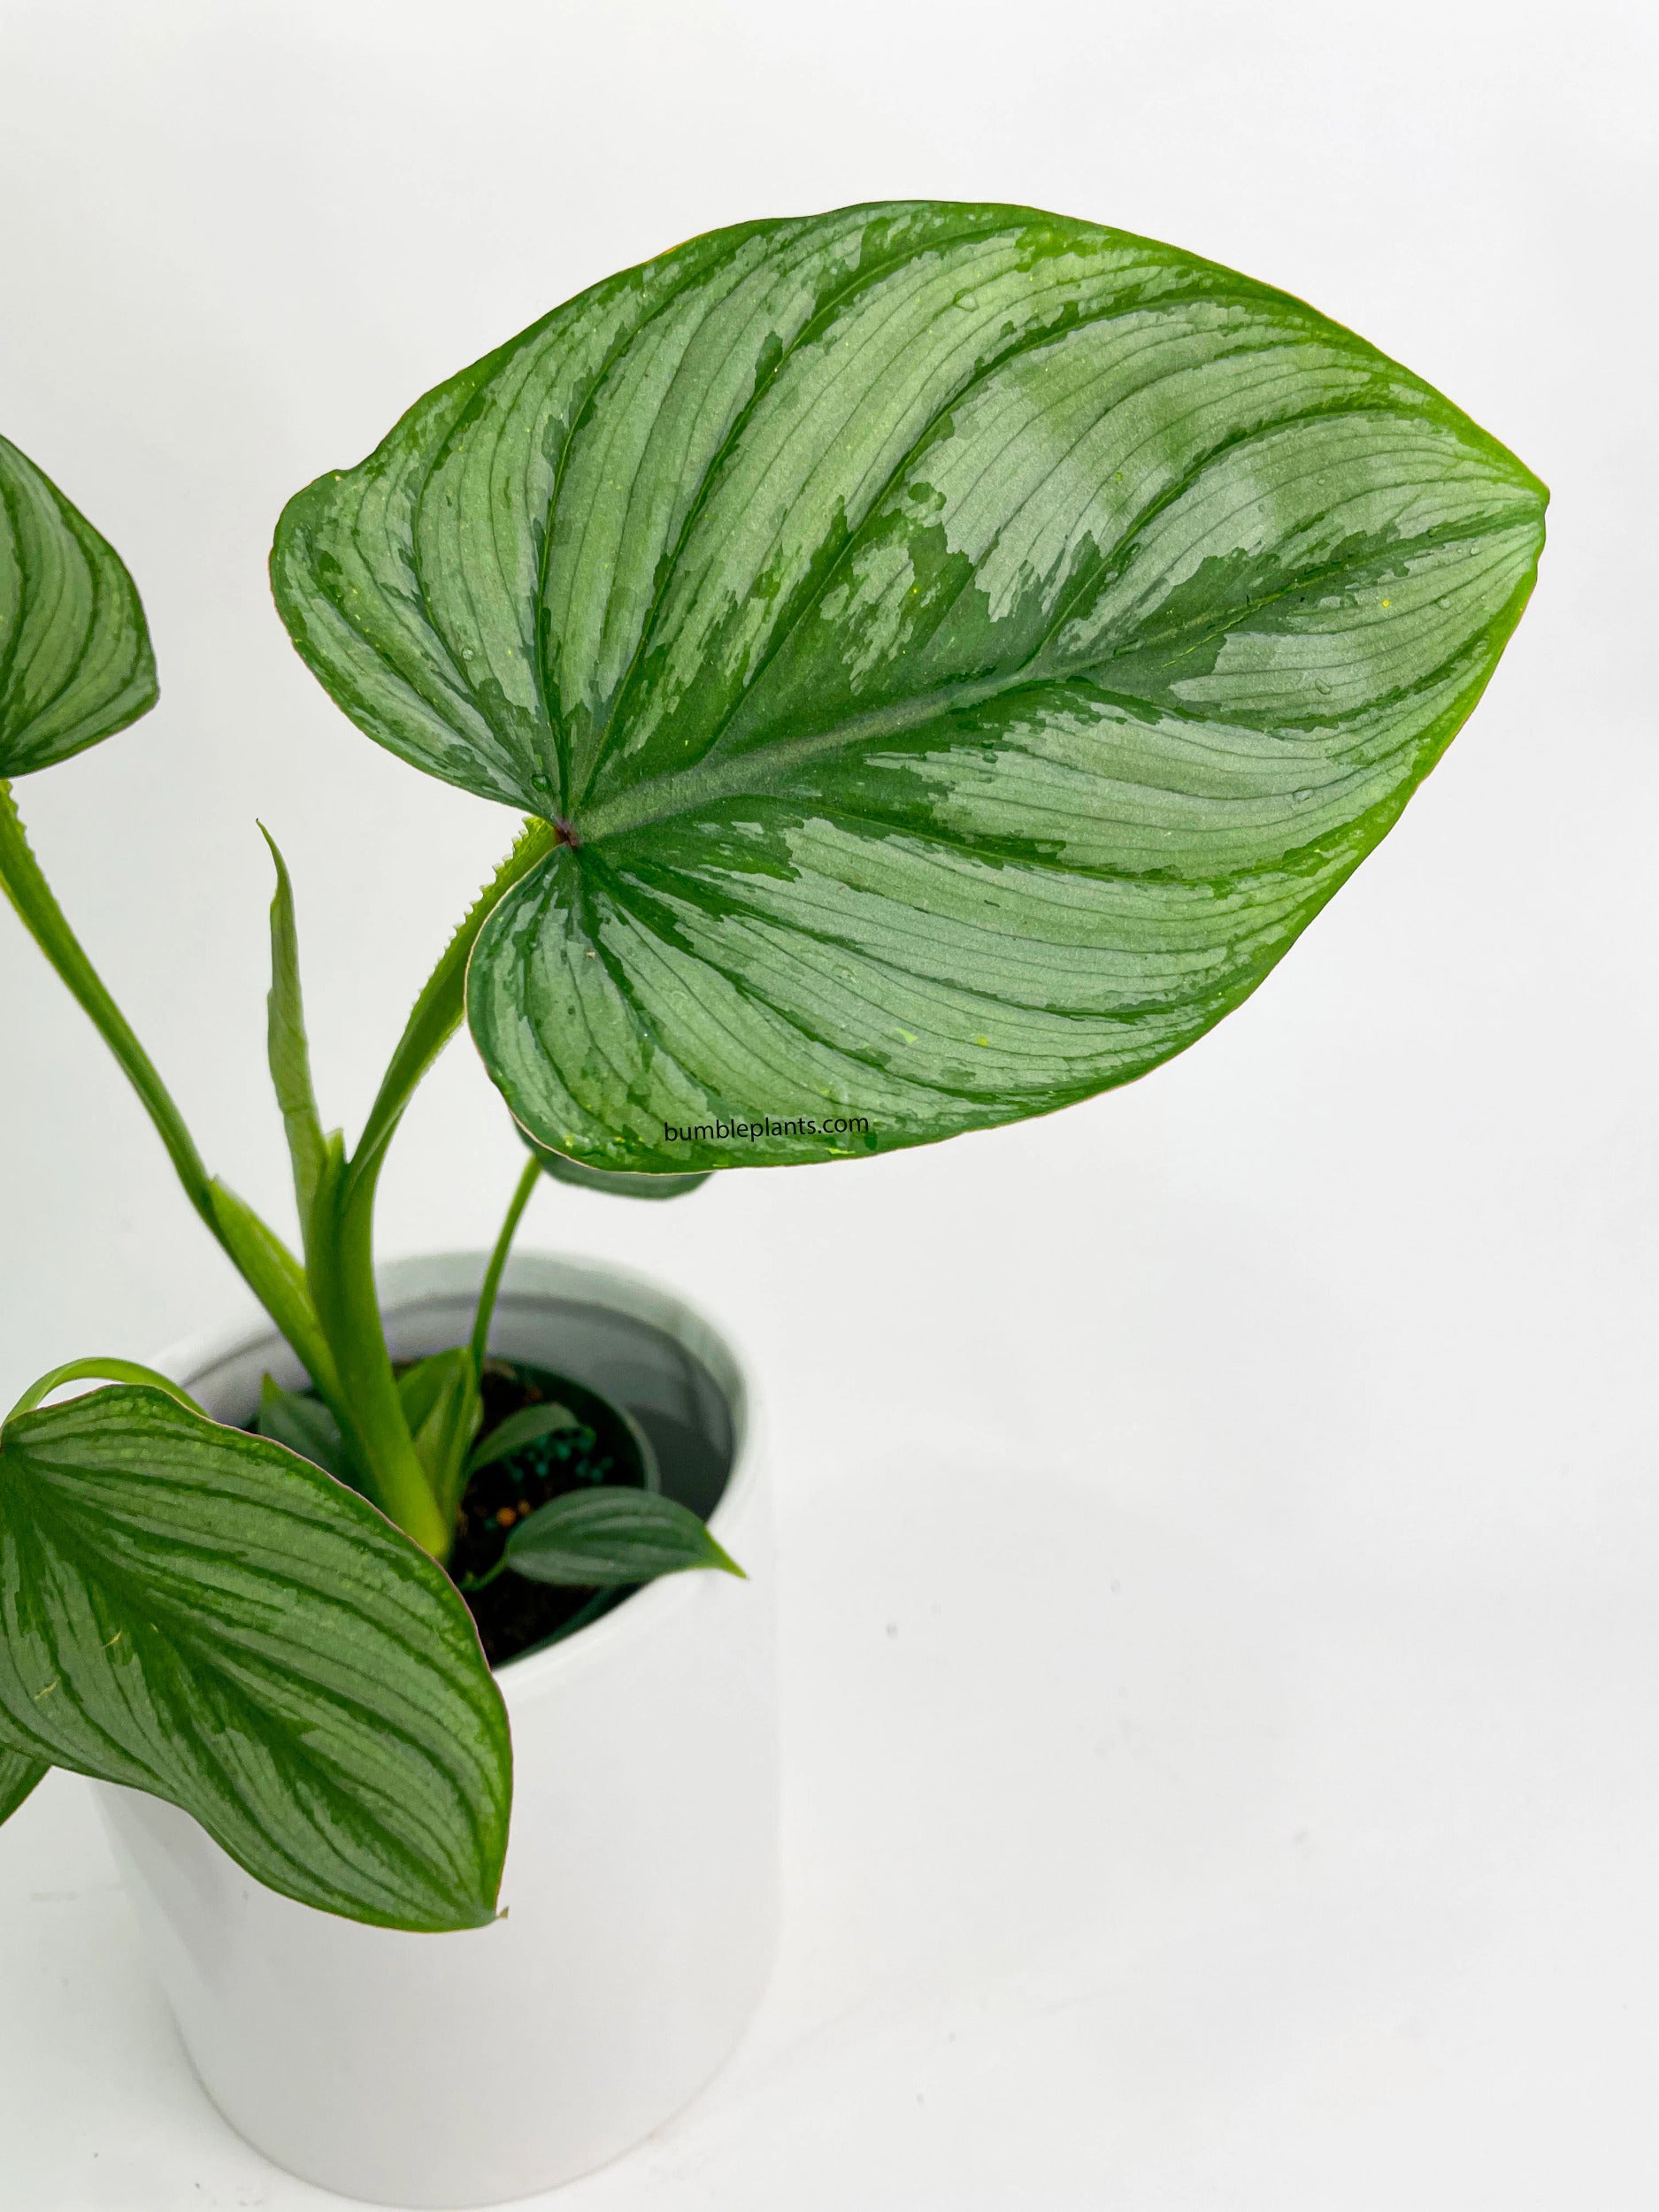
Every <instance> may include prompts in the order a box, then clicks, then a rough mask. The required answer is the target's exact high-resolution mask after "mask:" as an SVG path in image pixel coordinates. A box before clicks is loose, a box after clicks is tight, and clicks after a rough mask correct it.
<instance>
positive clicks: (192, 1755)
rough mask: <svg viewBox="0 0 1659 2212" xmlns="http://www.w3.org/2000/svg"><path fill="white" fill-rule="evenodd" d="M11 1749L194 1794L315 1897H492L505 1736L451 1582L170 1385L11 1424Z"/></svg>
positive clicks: (320, 1901)
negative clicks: (175, 1394)
mask: <svg viewBox="0 0 1659 2212" xmlns="http://www.w3.org/2000/svg"><path fill="white" fill-rule="evenodd" d="M0 1744H3V1745H4V1746H5V1747H7V1748H9V1749H10V1750H12V1751H13V1752H16V1753H18V1754H19V1755H22V1756H24V1757H26V1758H32V1759H37V1760H41V1761H43V1762H46V1763H50V1764H52V1765H55V1766H63V1767H71V1768H73V1769H75V1770H78V1771H79V1772H81V1773H83V1774H93V1775H97V1776H100V1777H101V1778H103V1779H104V1780H105V1781H111V1782H122V1783H126V1784H128V1785H129V1786H132V1787H133V1788H134V1789H141V1790H148V1791H150V1792H151V1793H153V1794H154V1795H156V1796H157V1797H165V1798H167V1799H169V1800H170V1801H172V1802H173V1804H175V1805H181V1806H182V1807H183V1808H184V1809H185V1810H186V1811H187V1812H189V1813H193V1814H194V1815H195V1816H196V1819H197V1820H199V1821H200V1822H201V1824H202V1825H203V1826H204V1828H205V1829H206V1830H207V1831H208V1832H209V1834H210V1835H211V1836H213V1837H214V1838H216V1839H217V1840H218V1841H219V1843H220V1844H222V1845H223V1846H224V1847H225V1849H226V1850H227V1851H228V1852H229V1853H230V1855H231V1856H232V1857H233V1858H234V1859H236V1860H237V1861H238V1862H239V1863H241V1864H242V1866H244V1867H246V1868H247V1869H248V1870H249V1872H250V1873H251V1874H254V1875H257V1877H258V1878H259V1879H260V1880H261V1881H262V1882H265V1883H266V1884H267V1885H268V1886H270V1887H271V1888H272V1889H276V1890H280V1891H282V1892H283V1893H285V1894H286V1895H288V1896H289V1897H296V1898H298V1899H300V1901H302V1902H303V1903H305V1904H308V1905H315V1906H319V1907H320V1908H321V1909H323V1910H324V1911H326V1912H334V1913H341V1914H344V1915H345V1916H348V1917H349V1918H351V1919H354V1920H364V1921H368V1922H371V1923H373V1924H376V1925H378V1926H382V1927H390V1928H413V1929H454V1928H471V1927H478V1926H480V1925H482V1924H484V1923H485V1922H487V1921H488V1920H489V1919H490V1918H491V1916H492V1915H493V1913H494V1910H495V1893H496V1890H497V1888H498V1886H499V1885H500V1880H501V1869H502V1861H503V1855H504V1852H505V1848H506V1835H507V1816H508V1809H509V1803H510V1800H511V1747H510V1743H509V1739H508V1732H507V1718H506V1713H505V1710H504V1709H503V1705H502V1701H501V1696H500V1693H499V1692H498V1691H497V1689H496V1687H495V1682H494V1680H493V1678H491V1676H490V1674H489V1671H488V1668H487V1667H486V1665H485V1663H484V1657H483V1654H482V1652H481V1651H480V1648H479V1642H478V1637H477V1635H476V1633H475V1632H474V1630H473V1627H472V1620H471V1617H470V1616H469V1615H468V1613H467V1610H466V1608H465V1604H464V1603H463V1602H462V1601H461V1598H460V1596H459V1594H457V1591H456V1590H455V1588H454V1587H453V1586H452V1585H451V1584H450V1582H449V1578H448V1577H447V1576H446V1575H445V1574H444V1572H443V1571H442V1568H441V1567H439V1566H438V1565H437V1564H436V1563H435V1562H434V1560H432V1559H431V1558H429V1557H428V1556H427V1555H426V1554H425V1553H424V1552H423V1551H421V1550H420V1548H419V1546H417V1545H415V1544H412V1543H411V1542H410V1541H409V1540H408V1539H407V1538H406V1537H404V1536H403V1535H401V1534H400V1533H399V1532H398V1531H397V1530H396V1529H395V1528H394V1527H393V1526H392V1525H391V1524H390V1523H389V1522H388V1521H386V1520H385V1519H383V1518H382V1517H381V1516H380V1514H379V1513H377V1512H376V1511H375V1510H374V1509H373V1506H371V1505H368V1504H367V1503H365V1501H364V1500H363V1499H361V1498H359V1497H357V1495H356V1494H354V1493H353V1492H351V1491H349V1490H347V1489H345V1488H343V1487H342V1486H341V1485H340V1484H339V1483H336V1482H334V1481H333V1480H331V1479H330V1478H329V1477H328V1476H326V1475H325V1474H323V1473H322V1472H321V1471H319V1469H317V1468H316V1467H314V1466H312V1465H311V1463H309V1462H308V1461H306V1460H303V1459H301V1458H299V1457H298V1456H296V1455H295V1454H294V1453H292V1452H290V1451H287V1450H285V1449H284V1448H282V1447H281V1446H280V1445H278V1444H275V1443H272V1442H268V1441H267V1440H265V1439H264V1438H260V1437H253V1436H247V1435H244V1434H243V1433H242V1432H241V1431H240V1430H236V1429H227V1428H221V1427H219V1425H217V1424H216V1423H214V1422H211V1421H209V1420H207V1419H205V1418H204V1417H202V1416H201V1415H199V1414H196V1413H191V1412H189V1411H188V1410H187V1409H185V1408H184V1407H182V1406H180V1405H179V1404H177V1403H175V1402H173V1400H172V1399H170V1398H167V1397H165V1396H164V1395H163V1394H161V1392H159V1391H157V1390H150V1389H145V1388H142V1387H130V1386H124V1387H119V1388H116V1389H111V1390H98V1391H94V1392H93V1393H92V1394H90V1395H89V1396H87V1397H84V1398H78V1399H75V1400H73V1402H71V1403H69V1404H67V1405H62V1406H54V1407H50V1408H48V1409H45V1410H44V1411H42V1412H37V1413H29V1414H25V1415H23V1416H21V1417H19V1418H17V1419H16V1420H13V1421H12V1422H11V1423H9V1424H8V1425H7V1426H6V1428H5V1430H4V1432H3V1434H0Z"/></svg>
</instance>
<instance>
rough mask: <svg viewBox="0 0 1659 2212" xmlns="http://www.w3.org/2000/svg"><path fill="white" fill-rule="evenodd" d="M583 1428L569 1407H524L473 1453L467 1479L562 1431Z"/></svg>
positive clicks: (510, 1416) (509, 1417)
mask: <svg viewBox="0 0 1659 2212" xmlns="http://www.w3.org/2000/svg"><path fill="white" fill-rule="evenodd" d="M580 1426H581V1423H580V1421H579V1420H578V1419H577V1417H576V1416H575V1415H574V1414H573V1413H572V1411H571V1409H570V1408H569V1407H568V1406H521V1407H520V1408H519V1409H518V1412H517V1413H510V1414H509V1415H508V1416H507V1418H506V1419H505V1420H504V1421H502V1422H500V1423H498V1424H497V1425H496V1426H495V1428H493V1429H492V1430H491V1431H490V1432H489V1434H488V1436H487V1437H486V1438H485V1439H484V1440H483V1441H482V1443H481V1444H480V1445H479V1446H478V1447H477V1448H476V1449H475V1450H474V1451H473V1453H472V1457H471V1458H470V1459H469V1460H468V1461H467V1463H466V1477H467V1480H468V1481H469V1482H470V1481H471V1480H472V1477H473V1476H474V1475H475V1474H477V1472H478V1471H479V1469H480V1467H493V1466H494V1465H495V1462H496V1461H497V1460H498V1459H507V1458H510V1457H511V1455H512V1454H513V1453H514V1452H517V1451H521V1450H522V1449H523V1448H524V1447H525V1446H526V1444H534V1443H536V1442H537V1441H538V1440H540V1439H541V1438H542V1437H544V1436H551V1435H553V1434H554V1433H555V1432H556V1431H557V1430H559V1429H579V1428H580Z"/></svg>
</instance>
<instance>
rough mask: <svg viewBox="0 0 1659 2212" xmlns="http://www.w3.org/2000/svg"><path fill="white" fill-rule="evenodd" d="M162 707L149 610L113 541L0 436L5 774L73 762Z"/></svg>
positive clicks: (0, 734)
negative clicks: (146, 620)
mask: <svg viewBox="0 0 1659 2212" xmlns="http://www.w3.org/2000/svg"><path fill="white" fill-rule="evenodd" d="M155 703H156V663H155V658H154V657H153V655H152V654H151V652H150V633H149V631H148V630H147V629H146V628H145V626H144V611H143V609H142V607H141V606H140V604H139V602H138V592H137V588H136V587H135V586H134V582H133V580H132V578H131V577H130V576H129V575H128V574H127V571H126V569H125V568H124V567H123V566H122V565H121V561H120V558H119V556H118V554H117V553H116V552H115V550H114V549H113V547H111V546H110V545H108V544H106V543H105V541H104V539H102V538H101V537H100V536H99V535H98V534H97V532H96V530H95V529H94V528H93V527H92V525H91V524H90V523H89V522H88V520H87V518H86V517H85V516H84V515H82V514H81V513H80V512H78V511H77V510H76V509H75V508H73V507H72V506H71V505H70V503H69V502H68V501H67V500H66V499H65V497H64V495H63V494H62V493H61V492H60V491H59V490H58V488H57V486H56V485H55V484H53V483H51V482H50V481H49V480H48V479H47V478H46V477H44V476H42V473H41V472H40V471H39V469H37V468H36V467H35V464H34V463H33V462H32V461H30V460H29V459H27V457H26V456H25V455H23V454H21V453H19V451H18V449H17V448H16V446H14V445H11V444H8V442H6V440H5V439H4V438H0V776H24V775H27V774H28V772H30V770H31V769H35V768H46V767H49V766H50V764H51V763H52V762H53V761H58V760H67V759H68V757H69V756H70V755H71V753H79V752H81V751H83V750H84V749H85V748H86V747H87V746H88V745H96V743H97V741H98V740H99V739H100V738H103V737H109V736H111V735H112V734H113V733H114V732H115V731H117V730H122V729H125V728H126V727H127V724H128V723H129V722H135V721H136V720H137V719H138V718H139V716H140V715H141V714H147V713H148V712H149V710H150V708H151V707H153V706H154V705H155Z"/></svg>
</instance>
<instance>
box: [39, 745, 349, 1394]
mask: <svg viewBox="0 0 1659 2212" xmlns="http://www.w3.org/2000/svg"><path fill="white" fill-rule="evenodd" d="M0 889H4V892H5V895H6V896H7V897H8V898H9V899H10V900H11V902H12V905H13V906H14V907H15V908H16V909H17V911H18V915H19V918H20V920H21V921H22V923H23V926H24V927H25V928H26V929H27V931H28V933H29V934H30V936H31V937H33V938H34V940H35V943H36V944H37V945H38V946H39V947H40V949H41V950H42V952H43V953H44V954H45V956H46V957H47V959H48V960H49V961H50V963H51V964H52V966H53V967H54V968H55V969H56V970H57V971H58V975H59V976H60V977H61V978H62V979H63V980H64V982H65V984H66V985H67V986H68V987H69V990H70V992H71V994H72V995H73V997H74V998H75V999H76V1001H77V1002H79V1003H80V1005H81V1007H82V1008H84V1010H86V1012H87V1013H88V1015H89V1016H90V1018H91V1020H92V1025H93V1026H94V1028H95V1029H96V1031H97V1033H98V1034H99V1035H100V1036H101V1037H102V1038H103V1040H104V1043H105V1044H106V1045H108V1047H109V1048H110V1050H111V1052H112V1053H113V1054H114V1056H115V1058H116V1062H117V1064H118V1065H119V1068H120V1070H121V1071H122V1073H123V1074H124V1075H125V1076H126V1078H127V1081H128V1082H129V1083H130V1084H131V1085H132V1087H133V1088H134V1091H136V1092H137V1094H138V1098H139V1102H140V1103H141V1105H142V1107H143V1109H144V1110H145V1112H146V1113H147V1114H148V1115H149V1116H150V1120H151V1121H152V1122H153V1123H154V1125H155V1127H156V1131H157V1134H158V1135H159V1137H160V1139H161V1141H162V1143H163V1144H164V1145H165V1147H166V1150H167V1157H168V1158H169V1159H170V1160H171V1161H172V1162H173V1170H174V1171H175V1173H176V1174H177V1176H178V1178H179V1180H180V1183H181V1184H182V1185H183V1186H184V1194H185V1196H186V1197H187V1198H188V1200H189V1202H190V1203H191V1204H192V1205H193V1206H194V1207H195V1208H196V1212H197V1213H198V1214H200V1216H201V1217H202V1219H203V1220H204V1222H205V1223H206V1224H207V1226H208V1228H209V1230H210V1231H211V1233H212V1236H213V1238H214V1240H215V1241H216V1242H217V1243H218V1245H219V1248H220V1249H221V1250H222V1251H223V1252H224V1253H225V1255H226V1256H227V1258H228V1259H229V1261H230V1263H231V1264H232V1266H233V1267H234V1268H235V1270H236V1271H237V1273H238V1274H239V1275H240V1276H241V1277H242V1280H243V1281H244V1282H245V1283H246V1284H247V1285H248V1286H249V1288H250V1290H251V1291H252V1292H253V1294H254V1295H255V1297H256V1298H257V1299H258V1301H259V1302H260V1304H261V1305H263V1306H264V1307H265V1310H266V1312H267V1313H269V1314H270V1316H271V1317H272V1319H273V1321H274V1322H275V1323H276V1325H277V1326H278V1328H279V1329H280V1330H281V1332H282V1333H283V1335H284V1336H286V1337H287V1338H288V1341H289V1343H290V1344H292V1345H293V1347H294V1349H295V1350H296V1352H297V1353H298V1354H299V1356H300V1357H301V1358H302V1359H303V1361H304V1363H305V1364H306V1366H307V1368H308V1369H309V1370H310V1371H311V1379H312V1380H313V1381H314V1382H315V1383H316V1385H317V1386H318V1388H319V1390H320V1391H321V1392H322V1394H323V1395H324V1397H325V1398H326V1399H327V1400H328V1401H329V1402H330V1404H331V1405H332V1404H333V1402H334V1395H335V1387H336V1386H335V1382H334V1374H333V1371H332V1366H331V1363H330V1362H329V1359H328V1356H327V1348H326V1346H325V1345H324V1344H323V1342H322V1340H321V1337H320V1333H319V1330H318V1328H317V1325H316V1317H315V1316H314V1314H313V1313H312V1312H311V1305H310V1299H309V1296H308V1295H307V1293H306V1290H305V1285H304V1276H303V1271H302V1270H301V1267H300V1263H299V1262H298V1261H297V1260H296V1258H295V1256H294V1255H293V1254H292V1253H291V1252H290V1251H289V1250H288V1247H287V1246H286V1245H285V1244H284V1243H283V1241H282V1240H281V1238H280V1237H279V1236H278V1235H277V1233H276V1232H275V1230H274V1229H273V1228H271V1227H270V1226H269V1225H268V1224H267V1223H265V1222H264V1221H262V1220H261V1219H260V1217H259V1216H258V1215H257V1214H256V1213H255V1212H254V1210H253V1209H252V1208H251V1207H250V1206H249V1205H247V1204H246V1203H244V1202H243V1201H242V1200H241V1199H239V1198H237V1197H235V1196H234V1194H232V1193H231V1192H228V1191H227V1190H226V1189H225V1188H224V1187H223V1185H217V1184H215V1182H214V1179H213V1178H212V1177H211V1176H210V1175H209V1173H208V1171H207V1169H206V1167H205V1165H204V1163H203V1159H202V1156H201V1154H200V1153H199V1152H198V1151H197V1150H196V1141H195V1139H194V1138H193V1137H192V1136H191V1134H190V1133H189V1131H188V1129H187V1128H186V1127H185V1125H184V1117H183V1115H182V1114H180V1111H179V1109H178V1107H177V1106H176V1105H175V1104H174V1103H173V1096H172V1094H171V1093H170V1092H169V1091H168V1089H167V1087H166V1085H165V1083H164V1082H163V1081H162V1079H161V1078H160V1076H159V1075H158V1074H157V1071H156V1065H155V1063H154V1061H152V1060H151V1058H150V1055H149V1054H148V1053H147V1052H146V1051H145V1050H144V1048H143V1046H142V1045H141V1044H140V1043H139V1041H138V1039H137V1038H136V1036H134V1033H133V1028H132V1025H131V1023H130V1022H128V1020H127V1017H126V1016H125V1015H124V1014H123V1013H122V1011H121V1010H120V1008H119V1006H117V1004H116V1003H115V1001H114V1000H113V999H112V998H111V996H110V994H109V992H108V990H107V989H106V988H105V987H104V980H103V979H102V977H101V976H100V975H99V974H98V972H97V970H96V968H95V967H94V966H93V964H92V963H91V961H90V960H89V959H88V956H87V954H86V950H85V949H84V947H83V946H82V945H81V941H80V939H79V938H78V937H77V936H76V935H75V933H74V932H73V929H71V928H70V926H69V923H68V920H67V919H66V918H65V914H64V911H63V909H62V908H61V907H60V906H59V905H58V901H57V899H56V898H55V897H54V896H53V894H52V889H51V886H50V884H49V883H48V882H47V880H46V878H45V877H44V875H42V872H41V866H40V863H39V862H38V861H37V860H36V859H35V855H34V853H33V852H32V851H31V850H30V848H29V841H28V838H27V834H26V833H25V832H24V828H23V820H22V817H21V816H20V815H19V812H18V808H17V802H16V800H15V799H14V798H13V796H12V787H11V785H10V784H9V783H8V782H6V780H4V777H0Z"/></svg>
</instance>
